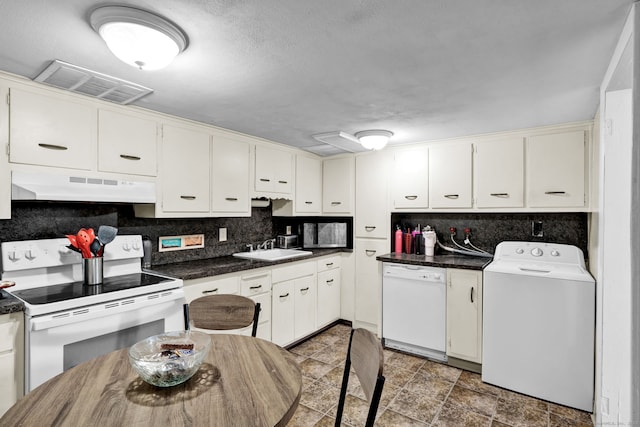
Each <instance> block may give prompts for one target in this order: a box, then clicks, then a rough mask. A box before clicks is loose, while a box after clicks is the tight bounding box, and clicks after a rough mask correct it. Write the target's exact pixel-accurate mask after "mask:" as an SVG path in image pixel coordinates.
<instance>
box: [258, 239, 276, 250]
mask: <svg viewBox="0 0 640 427" xmlns="http://www.w3.org/2000/svg"><path fill="white" fill-rule="evenodd" d="M275 243H276V239H267V240H265V241H264V242H262V243H260V245H258V249H273V247H274V245H275Z"/></svg>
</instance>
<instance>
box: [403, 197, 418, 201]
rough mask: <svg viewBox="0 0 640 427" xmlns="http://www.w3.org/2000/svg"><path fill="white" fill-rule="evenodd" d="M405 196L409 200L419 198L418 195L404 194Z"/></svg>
mask: <svg viewBox="0 0 640 427" xmlns="http://www.w3.org/2000/svg"><path fill="white" fill-rule="evenodd" d="M404 198H405V199H407V200H415V199H417V198H418V196H404Z"/></svg>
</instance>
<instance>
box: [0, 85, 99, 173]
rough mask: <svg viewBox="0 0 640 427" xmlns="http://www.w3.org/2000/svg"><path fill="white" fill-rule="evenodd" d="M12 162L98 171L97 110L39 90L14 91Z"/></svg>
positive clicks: (11, 96) (12, 94) (11, 92)
mask: <svg viewBox="0 0 640 427" xmlns="http://www.w3.org/2000/svg"><path fill="white" fill-rule="evenodd" d="M9 102H10V114H9V117H10V124H9V144H10V155H9V161H10V162H12V163H25V164H31V165H42V166H54V167H62V168H69V169H82V170H95V168H96V139H97V138H96V137H97V132H96V129H97V120H98V113H97V108H96V107H95V106H92V105H90V104H88V103H83V102H79V101H75V100H74V99H73V98H71V97H64V96H54V95H52V94H49V93H47V92H45V91H40V90H37V89H33V90H31V89H30V90H23V89H16V88H11V89H10V101H9Z"/></svg>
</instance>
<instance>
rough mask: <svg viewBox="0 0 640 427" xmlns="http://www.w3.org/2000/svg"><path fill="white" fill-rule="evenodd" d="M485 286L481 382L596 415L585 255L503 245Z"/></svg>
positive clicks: (591, 297) (553, 247) (591, 287)
mask: <svg viewBox="0 0 640 427" xmlns="http://www.w3.org/2000/svg"><path fill="white" fill-rule="evenodd" d="M483 286H484V291H483V292H484V294H483V316H482V318H483V337H482V348H483V355H482V381H484V382H487V383H490V384H494V385H497V386H500V387H504V388H507V389H510V390H513V391H516V392H519V393H523V394H527V395H530V396H534V397H537V398H540V399H544V400H548V401H551V402H555V403H558V404H560V405H565V406H571V407H573V408H577V409H581V410H584V411H589V412H592V411H593V388H594V336H595V281H594V279H593V277H591V275H590V274H589V272H588V271H587V270H586V267H585V262H584V255H583V253H582V251H581V250H580V249H579V248H577V247H575V246H570V245H560V244H551V243H534V242H502V243H500V244H499V245H498V246H497V247H496V251H495V255H494V260H493V261H492V262H491V264H489V265H488V266H487V267H486V268H485V270H484V274H483Z"/></svg>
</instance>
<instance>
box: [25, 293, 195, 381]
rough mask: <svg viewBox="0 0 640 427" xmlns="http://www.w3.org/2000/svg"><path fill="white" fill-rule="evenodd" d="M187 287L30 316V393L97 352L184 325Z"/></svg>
mask: <svg viewBox="0 0 640 427" xmlns="http://www.w3.org/2000/svg"><path fill="white" fill-rule="evenodd" d="M184 302H185V300H184V291H183V290H182V288H179V289H172V290H169V291H163V292H157V293H152V294H147V295H141V296H138V297H133V298H127V299H124V300H117V301H109V302H105V303H103V304H96V305H93V306H89V307H79V308H77V309H74V310H68V311H64V312H57V313H53V314H47V315H43V316H37V317H33V318H31V317H29V316H27V317H26V324H25V333H26V337H25V338H26V339H25V347H26V348H25V350H26V352H25V353H26V355H25V357H26V361H25V393H28V392H29V391H31V390H33V389H34V388H36V387H37V386H39V385H40V384H42V383H44V382H45V381H47V380H48V379H50V378H52V377H54V376H56V375H58V374H60V373H62V372H63V371H66V370H67V369H70V368H72V367H74V366H75V365H77V364H79V363H82V362H84V361H86V360H89V359H92V358H94V357H97V356H101V355H103V354H106V353H109V352H111V351H114V350H118V349H121V348H124V347H129V346H131V345H133V344H135V343H136V342H138V341H140V340H142V339H144V338H147V337H149V336H152V335H156V334H160V333H163V332H168V331H178V330H184V315H183V304H184Z"/></svg>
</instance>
